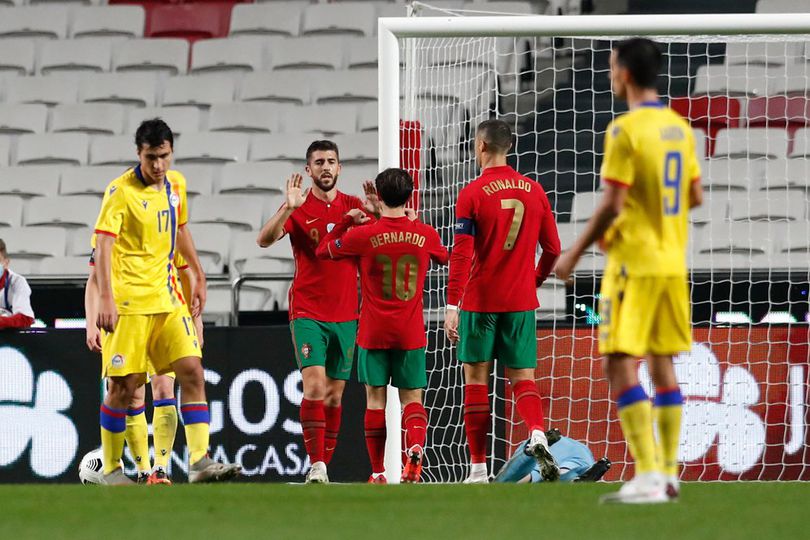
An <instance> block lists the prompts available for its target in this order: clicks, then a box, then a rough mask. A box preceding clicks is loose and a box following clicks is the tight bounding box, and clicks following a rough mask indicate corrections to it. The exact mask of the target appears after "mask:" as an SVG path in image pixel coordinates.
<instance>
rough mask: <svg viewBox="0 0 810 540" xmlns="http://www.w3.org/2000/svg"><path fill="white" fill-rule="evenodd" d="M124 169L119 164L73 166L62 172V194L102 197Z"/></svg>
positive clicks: (60, 186) (60, 191) (60, 189)
mask: <svg viewBox="0 0 810 540" xmlns="http://www.w3.org/2000/svg"><path fill="white" fill-rule="evenodd" d="M124 170H125V169H123V168H122V167H121V166H119V165H107V166H101V167H71V168H69V169H65V170H64V172H63V173H62V180H61V182H60V184H59V194H60V195H95V196H97V197H101V196H103V195H104V190H105V189H107V185H108V184H109V183H110V182H112V181H113V180H115V179H116V178H118V177H119V176H121V175H122V174H123V173H124Z"/></svg>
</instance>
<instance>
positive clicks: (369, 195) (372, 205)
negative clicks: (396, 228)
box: [363, 180, 382, 216]
mask: <svg viewBox="0 0 810 540" xmlns="http://www.w3.org/2000/svg"><path fill="white" fill-rule="evenodd" d="M363 194H364V195H365V196H366V200H364V201H363V209H364V210H365V211H366V212H368V213H369V214H374V215H375V216H379V215H380V214H381V213H382V203H381V202H380V196H379V195H378V194H377V186H376V185H375V184H374V180H366V181H365V182H363Z"/></svg>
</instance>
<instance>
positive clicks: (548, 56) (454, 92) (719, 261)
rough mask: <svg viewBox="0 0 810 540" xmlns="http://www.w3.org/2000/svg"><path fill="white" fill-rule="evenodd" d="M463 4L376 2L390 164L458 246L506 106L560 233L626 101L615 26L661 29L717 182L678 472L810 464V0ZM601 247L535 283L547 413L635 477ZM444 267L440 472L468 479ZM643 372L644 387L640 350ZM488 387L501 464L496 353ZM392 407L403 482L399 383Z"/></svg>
mask: <svg viewBox="0 0 810 540" xmlns="http://www.w3.org/2000/svg"><path fill="white" fill-rule="evenodd" d="M456 15H459V16H448V17H429V18H421V17H408V18H382V19H379V23H378V46H379V81H378V82H379V94H378V99H379V166H380V170H382V169H384V168H387V167H398V166H402V167H403V168H406V169H408V170H410V171H411V172H412V174H413V175H414V178H415V181H416V183H417V185H418V196H417V197H416V198H415V200H414V205H415V206H417V207H418V209H419V215H420V217H421V219H422V220H423V221H425V222H426V223H429V224H430V225H432V226H434V227H435V228H436V229H437V230H438V231H439V233H440V235H441V237H442V240H443V242H444V243H445V245H447V246H448V247H451V246H452V242H453V236H452V231H453V224H454V222H455V216H454V209H455V201H456V197H457V195H458V192H459V190H460V189H461V188H462V187H463V186H464V185H466V184H467V183H468V182H470V181H471V180H473V179H474V178H476V177H477V176H478V175H479V174H480V171H479V170H478V169H477V167H476V164H475V158H474V152H473V148H472V140H473V137H474V130H475V126H476V125H477V124H478V123H479V122H481V121H483V120H485V119H488V118H501V119H503V120H505V121H507V122H509V123H510V125H511V126H512V128H513V130H514V132H515V134H516V137H515V147H514V148H513V151H512V153H511V155H510V164H512V165H513V166H514V167H515V168H516V169H517V170H518V171H519V172H521V173H522V174H524V175H526V176H528V177H530V178H533V179H535V180H537V181H538V182H540V183H541V184H542V185H543V186H544V188H545V190H546V192H547V193H548V195H549V199H550V200H551V202H552V206H553V207H554V211H555V215H556V217H557V221H558V224H559V229H560V237H561V241H562V245H563V249H566V248H567V247H568V246H570V244H571V241H572V240H573V238H574V237H576V235H577V234H578V233H579V232H580V231H581V230H582V227H583V225H584V223H585V222H586V221H587V219H588V217H589V216H590V214H591V212H592V211H593V208H594V205H595V202H596V201H597V200H598V198H599V193H598V190H599V166H600V164H601V159H602V155H603V152H604V148H603V137H604V132H605V130H606V127H607V125H608V123H609V122H610V121H611V120H612V119H613V118H615V116H616V115H618V114H621V113H622V112H624V111H625V110H626V108H625V106H624V104H623V103H621V102H619V101H617V100H615V99H614V98H613V96H612V94H611V92H610V83H609V80H608V68H607V59H608V57H609V54H610V50H611V45H612V43H613V42H614V41H616V40H619V39H622V38H625V37H630V36H647V37H650V38H651V39H654V40H656V41H657V42H659V43H660V44H661V46H662V52H663V53H664V67H663V71H662V74H661V78H660V84H659V92H660V94H661V98H662V100H663V101H664V102H665V103H668V104H669V105H670V106H671V107H672V108H673V109H675V110H676V111H678V112H680V113H681V114H683V115H684V116H686V117H687V118H688V119H689V120H690V122H691V123H692V126H693V128H694V130H695V134H696V139H697V140H698V151H699V155H701V156H703V163H702V171H703V182H704V186H705V191H706V197H705V199H706V200H705V203H704V205H703V207H701V208H700V209H697V210H695V211H693V213H692V214H691V218H690V219H691V237H690V252H689V261H690V263H689V264H690V284H691V291H692V306H693V337H694V346H693V348H692V350H691V351H690V352H689V353H685V354H683V355H681V356H679V357H678V358H677V359H676V372H677V375H678V378H679V383H680V385H681V390H682V392H683V394H684V396H685V398H686V404H685V406H684V418H683V429H682V435H681V442H680V450H679V458H680V460H681V462H682V463H683V467H682V473H681V475H682V478H683V479H685V480H788V479H810V453H808V452H806V448H807V432H806V429H805V424H806V415H807V409H806V407H805V404H806V403H807V399H808V395H807V388H808V373H809V372H810V369H808V363H810V358H809V354H810V353H808V342H810V336H809V334H808V323H809V322H810V315H808V311H809V308H808V305H809V304H808V296H810V205H808V193H810V45H807V44H806V43H805V42H808V41H810V40H808V38H810V14H795V13H792V14H734V15H705V14H700V15H627V16H614V15H610V16H556V17H555V16H477V15H478V13H470V15H471V16H464V15H465V14H464V13H463V12H458V13H456ZM603 264H604V258H603V256H602V255H601V253H599V252H598V251H594V252H592V253H590V254H589V255H588V256H587V257H585V258H584V260H583V261H582V262H581V263H580V265H579V266H578V269H577V273H576V279H575V282H574V285H573V286H566V285H565V284H562V283H559V282H554V280H550V281H551V282H550V283H548V284H546V285H544V287H543V288H541V289H540V290H539V293H538V295H539V300H540V303H541V307H540V309H539V310H538V312H537V318H538V330H537V355H538V369H537V383H538V386H539V387H540V391H541V395H542V396H543V405H544V409H545V413H546V417H547V423H548V427H556V428H559V429H560V430H561V431H562V433H563V435H568V436H571V437H573V438H576V439H578V440H580V441H582V442H584V443H586V444H587V445H588V446H589V448H590V449H591V450H592V452H593V453H594V456H595V458H596V459H599V458H600V457H602V456H607V457H609V458H610V460H611V461H612V462H613V467H612V468H611V470H610V471H609V473H608V475H607V476H606V479H609V480H625V479H627V478H629V477H630V476H632V465H631V463H630V459H629V454H628V452H627V449H626V447H625V444H624V443H623V438H622V436H621V430H620V428H619V425H618V421H617V420H616V412H615V405H614V404H613V401H612V398H611V396H610V394H609V391H608V388H607V382H606V381H605V379H604V377H603V375H602V370H601V364H600V359H599V358H598V354H597V349H596V330H595V328H596V326H595V325H596V324H597V323H598V286H599V281H600V275H601V269H602V267H603ZM446 285H447V269H446V268H433V269H431V270H430V272H429V273H428V280H427V282H426V284H425V313H426V321H427V324H428V369H429V373H428V388H427V389H426V392H425V406H426V408H427V410H428V413H429V427H428V440H427V447H426V453H425V467H424V473H423V480H424V481H429V482H458V481H461V480H463V479H464V478H465V477H466V474H467V471H468V462H469V457H468V451H467V446H466V437H465V435H464V426H463V380H462V374H461V366H460V364H459V363H458V361H457V359H456V356H455V349H454V348H453V347H451V345H450V343H449V342H448V341H446V339H445V336H444V332H443V330H442V318H443V314H444V307H445V289H446ZM496 364H497V363H496ZM496 367H497V366H496ZM640 376H641V379H642V381H643V383H644V384H645V385H646V387H647V390H648V391H649V392H650V393H651V394H650V395H652V393H653V389H652V388H650V383H649V376H648V375H647V371H646V368H644V367H643V366H642V367H640ZM490 396H491V398H492V403H493V407H492V412H493V415H492V428H491V433H490V445H489V455H490V458H489V463H488V467H489V471H490V474H494V473H497V471H498V469H499V468H500V466H501V465H502V464H503V463H504V460H505V459H508V457H509V455H511V453H512V451H513V450H514V448H515V447H516V446H517V445H518V444H519V443H520V442H522V440H523V439H524V438H525V437H526V435H527V434H526V433H525V431H524V430H523V428H522V427H521V426H520V422H519V421H518V419H517V418H516V416H515V413H514V412H513V410H512V405H511V395H510V390H509V387H508V383H506V381H505V380H504V379H503V378H502V373H501V372H500V370H498V369H496V374H495V375H494V376H493V378H492V381H491V387H490ZM386 419H387V424H388V443H387V447H386V472H387V477H388V480H389V482H397V481H399V474H400V471H401V466H402V461H401V459H402V458H401V456H402V445H401V439H400V437H399V434H400V431H401V426H400V411H399V401H398V399H397V394H396V392H395V391H393V389H390V390H389V402H388V409H387V414H386Z"/></svg>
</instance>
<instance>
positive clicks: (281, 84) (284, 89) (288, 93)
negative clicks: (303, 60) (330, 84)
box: [239, 70, 323, 105]
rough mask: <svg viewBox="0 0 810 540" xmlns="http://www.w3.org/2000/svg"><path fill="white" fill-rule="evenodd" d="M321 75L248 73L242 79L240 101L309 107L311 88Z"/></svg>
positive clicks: (299, 72) (308, 72) (304, 71)
mask: <svg viewBox="0 0 810 540" xmlns="http://www.w3.org/2000/svg"><path fill="white" fill-rule="evenodd" d="M319 74H320V76H323V71H321V70H314V71H313V70H300V71H288V72H285V73H284V74H283V75H281V76H280V75H279V74H278V73H276V72H270V73H248V74H246V75H245V77H244V78H243V79H242V84H241V88H240V91H239V100H240V101H270V102H277V103H292V104H296V105H309V104H310V103H312V88H311V86H312V84H313V82H314V80H315V79H316V78H318V77H319Z"/></svg>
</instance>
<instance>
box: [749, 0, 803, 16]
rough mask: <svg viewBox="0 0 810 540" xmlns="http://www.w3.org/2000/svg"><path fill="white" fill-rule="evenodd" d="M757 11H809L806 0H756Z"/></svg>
mask: <svg viewBox="0 0 810 540" xmlns="http://www.w3.org/2000/svg"><path fill="white" fill-rule="evenodd" d="M756 12H757V13H810V1H808V0H758V1H757V7H756Z"/></svg>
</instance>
